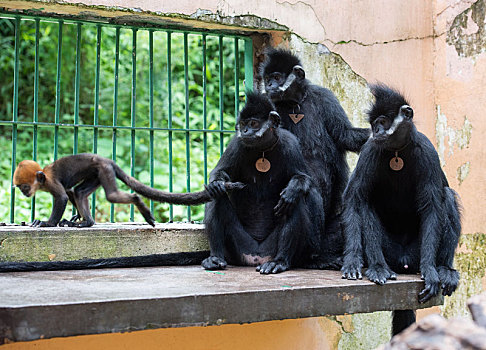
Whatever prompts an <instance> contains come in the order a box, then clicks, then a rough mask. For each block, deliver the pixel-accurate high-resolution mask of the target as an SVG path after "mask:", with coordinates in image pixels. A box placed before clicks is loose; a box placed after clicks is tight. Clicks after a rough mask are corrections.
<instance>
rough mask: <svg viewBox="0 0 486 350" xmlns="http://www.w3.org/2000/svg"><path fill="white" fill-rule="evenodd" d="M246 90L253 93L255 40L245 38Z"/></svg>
mask: <svg viewBox="0 0 486 350" xmlns="http://www.w3.org/2000/svg"><path fill="white" fill-rule="evenodd" d="M245 90H246V91H253V40H251V38H245Z"/></svg>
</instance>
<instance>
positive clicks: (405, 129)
mask: <svg viewBox="0 0 486 350" xmlns="http://www.w3.org/2000/svg"><path fill="white" fill-rule="evenodd" d="M412 118H413V110H412V108H411V107H410V106H408V105H403V106H401V107H400V109H399V111H398V114H396V115H380V116H378V117H376V118H373V119H372V120H370V122H371V129H372V131H373V135H372V138H373V140H374V142H375V143H376V144H378V145H381V146H383V147H386V148H390V149H399V148H401V147H403V146H404V145H405V144H406V143H407V142H408V140H409V138H410V131H411V130H412V127H413V121H412Z"/></svg>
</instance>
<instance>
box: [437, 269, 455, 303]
mask: <svg viewBox="0 0 486 350" xmlns="http://www.w3.org/2000/svg"><path fill="white" fill-rule="evenodd" d="M437 272H438V273H439V280H440V283H441V285H440V286H441V288H442V295H444V296H446V295H447V296H451V295H452V293H453V292H454V291H455V290H456V288H457V286H458V284H459V272H457V271H456V270H454V269H451V268H449V267H447V266H439V267H437Z"/></svg>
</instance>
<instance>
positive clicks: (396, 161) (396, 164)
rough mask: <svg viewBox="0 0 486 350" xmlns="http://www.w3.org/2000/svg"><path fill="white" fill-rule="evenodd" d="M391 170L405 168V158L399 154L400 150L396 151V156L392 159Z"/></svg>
mask: <svg viewBox="0 0 486 350" xmlns="http://www.w3.org/2000/svg"><path fill="white" fill-rule="evenodd" d="M390 168H391V170H395V171H400V170H402V168H403V159H402V158H400V157H399V156H398V152H395V157H393V158H392V159H390Z"/></svg>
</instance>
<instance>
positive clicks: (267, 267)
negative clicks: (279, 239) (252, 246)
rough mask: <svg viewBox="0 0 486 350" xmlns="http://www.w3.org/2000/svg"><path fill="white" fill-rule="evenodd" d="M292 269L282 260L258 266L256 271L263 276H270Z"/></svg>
mask: <svg viewBox="0 0 486 350" xmlns="http://www.w3.org/2000/svg"><path fill="white" fill-rule="evenodd" d="M288 269H290V265H289V264H288V263H287V262H285V261H282V260H275V261H267V262H266V263H263V264H261V265H258V266H257V268H256V270H257V271H258V272H260V273H261V274H262V275H268V274H270V273H279V272H284V271H287V270H288Z"/></svg>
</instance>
